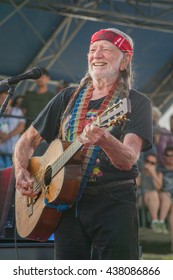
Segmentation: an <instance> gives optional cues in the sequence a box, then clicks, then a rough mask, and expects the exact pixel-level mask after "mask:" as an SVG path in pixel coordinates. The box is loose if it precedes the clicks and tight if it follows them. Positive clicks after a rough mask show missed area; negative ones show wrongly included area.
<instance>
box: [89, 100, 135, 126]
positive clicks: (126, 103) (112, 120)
mask: <svg viewBox="0 0 173 280" xmlns="http://www.w3.org/2000/svg"><path fill="white" fill-rule="evenodd" d="M130 112H131V104H130V100H129V98H123V99H121V100H120V101H119V102H117V103H115V104H114V105H113V106H111V107H110V108H108V109H107V110H106V111H104V112H103V113H102V114H101V115H100V116H98V117H97V119H96V120H95V121H94V124H95V125H97V126H98V127H104V126H106V127H109V126H111V125H114V124H116V123H117V122H121V121H122V120H126V119H127V118H126V114H127V113H130Z"/></svg>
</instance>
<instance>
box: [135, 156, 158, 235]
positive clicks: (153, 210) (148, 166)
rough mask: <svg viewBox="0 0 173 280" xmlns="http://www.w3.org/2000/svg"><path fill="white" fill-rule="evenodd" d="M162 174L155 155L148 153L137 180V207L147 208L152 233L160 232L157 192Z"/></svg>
mask: <svg viewBox="0 0 173 280" xmlns="http://www.w3.org/2000/svg"><path fill="white" fill-rule="evenodd" d="M162 181H163V174H162V172H161V171H158V169H157V155H156V154H154V153H152V152H151V153H149V154H147V155H146V157H145V158H144V163H143V168H142V170H141V172H140V174H139V176H138V178H137V185H138V187H139V189H138V190H139V207H142V206H143V205H142V202H144V206H145V207H147V209H148V212H149V215H150V219H151V229H152V230H153V231H154V232H161V231H162V230H161V222H160V220H159V211H160V197H159V193H160V192H159V191H160V190H161V188H162Z"/></svg>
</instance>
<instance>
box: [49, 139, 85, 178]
mask: <svg viewBox="0 0 173 280" xmlns="http://www.w3.org/2000/svg"><path fill="white" fill-rule="evenodd" d="M82 146H83V144H82V143H81V142H79V141H78V140H77V139H76V140H75V141H74V142H72V144H71V145H70V146H69V147H68V148H67V149H66V150H65V151H64V152H63V153H62V154H61V155H60V157H59V158H58V159H57V160H56V161H55V162H54V163H53V164H52V177H54V176H55V175H56V174H57V173H58V172H59V171H60V170H61V169H62V168H63V167H64V165H65V164H66V163H67V162H68V161H69V160H70V159H71V158H72V157H73V156H74V155H75V153H76V152H77V151H78V150H79V149H80V148H81V147H82Z"/></svg>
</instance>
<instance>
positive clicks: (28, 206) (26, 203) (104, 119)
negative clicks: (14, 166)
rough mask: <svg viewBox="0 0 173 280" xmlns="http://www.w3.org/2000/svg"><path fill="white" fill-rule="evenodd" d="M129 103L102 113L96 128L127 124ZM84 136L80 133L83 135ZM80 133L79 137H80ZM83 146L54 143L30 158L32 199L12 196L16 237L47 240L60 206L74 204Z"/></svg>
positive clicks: (117, 105)
mask: <svg viewBox="0 0 173 280" xmlns="http://www.w3.org/2000/svg"><path fill="white" fill-rule="evenodd" d="M130 110H131V107H130V100H129V99H128V98H124V99H122V100H120V101H119V102H118V103H116V104H114V105H113V106H112V107H111V108H108V109H107V110H106V111H104V112H103V113H102V114H101V115H100V116H98V117H97V119H96V120H95V121H94V122H93V124H94V125H96V126H99V127H109V126H111V125H115V124H116V122H122V121H126V119H127V118H126V114H127V113H128V112H130ZM82 134H83V133H82ZM82 134H81V136H82ZM82 146H83V144H82V143H80V142H79V141H78V139H76V140H75V141H74V142H72V143H69V142H62V141H60V140H58V139H56V140H54V141H53V142H52V143H51V144H50V146H49V147H48V149H47V150H46V152H45V153H44V155H43V156H35V157H32V158H31V159H30V162H29V171H30V173H31V175H32V176H33V177H34V179H35V183H34V186H33V189H34V190H37V191H39V194H38V195H37V197H35V198H29V197H26V196H23V195H21V194H20V192H19V191H18V190H16V193H15V217H16V228H17V231H18V234H19V235H20V236H21V237H22V238H27V239H31V240H36V241H42V242H43V241H46V240H48V238H49V237H50V235H51V234H52V233H53V232H54V230H55V228H56V226H57V225H58V223H59V221H60V219H61V216H62V213H63V212H62V211H59V210H58V209H59V206H63V205H64V206H65V205H73V203H74V202H75V199H76V197H77V195H78V192H79V188H80V183H81V152H80V148H81V147H82Z"/></svg>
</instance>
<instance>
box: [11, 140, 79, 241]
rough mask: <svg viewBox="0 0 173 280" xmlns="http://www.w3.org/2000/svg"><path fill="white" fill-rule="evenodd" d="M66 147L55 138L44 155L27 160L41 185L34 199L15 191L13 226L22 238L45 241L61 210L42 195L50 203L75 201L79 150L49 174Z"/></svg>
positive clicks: (55, 224)
mask: <svg viewBox="0 0 173 280" xmlns="http://www.w3.org/2000/svg"><path fill="white" fill-rule="evenodd" d="M68 146H69V144H67V143H63V142H61V141H60V140H54V141H53V142H52V143H51V145H50V146H49V148H48V149H47V151H46V152H45V154H44V155H43V156H41V157H33V158H31V159H30V164H29V171H30V173H31V175H32V176H33V177H34V178H35V180H36V186H37V184H38V185H39V186H41V188H39V190H40V193H39V195H38V197H36V199H31V198H28V197H26V196H23V195H21V194H20V192H19V191H18V190H16V197H15V200H16V202H15V205H16V209H15V211H16V213H15V214H16V226H17V231H18V234H19V235H20V236H21V237H23V238H27V239H31V240H36V241H46V240H48V238H49V237H50V235H51V234H52V233H53V232H54V230H55V228H56V226H57V225H58V223H59V221H60V218H61V216H62V213H63V212H58V211H57V210H56V209H55V208H52V207H49V206H47V205H46V204H45V198H46V199H47V201H48V203H50V204H51V206H52V205H53V206H56V205H57V206H58V205H59V204H62V203H65V204H68V205H72V204H73V203H74V201H75V199H76V196H77V194H78V192H79V187H80V181H81V161H80V152H77V153H76V154H75V155H74V157H73V158H71V159H70V160H69V161H68V162H67V163H66V165H65V166H64V167H62V168H61V169H60V171H59V172H58V173H56V174H54V175H53V176H52V174H53V173H54V170H53V169H54V167H53V165H54V162H55V161H56V160H57V159H58V158H59V157H60V156H61V155H62V154H63V152H64V149H66V148H67V147H68ZM49 166H51V168H52V169H51V172H50V175H51V176H47V177H48V179H47V178H46V179H45V174H46V170H47V169H48V168H49ZM48 174H49V173H48Z"/></svg>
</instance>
